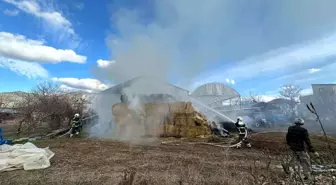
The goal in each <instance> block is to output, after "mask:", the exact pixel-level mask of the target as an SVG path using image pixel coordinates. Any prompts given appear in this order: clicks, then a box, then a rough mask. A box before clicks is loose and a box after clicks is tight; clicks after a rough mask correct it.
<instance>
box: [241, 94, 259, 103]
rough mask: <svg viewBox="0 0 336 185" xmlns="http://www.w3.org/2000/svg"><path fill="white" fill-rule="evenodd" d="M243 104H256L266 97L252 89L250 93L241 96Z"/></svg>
mask: <svg viewBox="0 0 336 185" xmlns="http://www.w3.org/2000/svg"><path fill="white" fill-rule="evenodd" d="M241 102H242V104H254V103H260V102H264V98H263V97H262V96H260V95H258V94H257V93H255V92H252V91H250V92H249V95H248V96H246V97H242V98H241Z"/></svg>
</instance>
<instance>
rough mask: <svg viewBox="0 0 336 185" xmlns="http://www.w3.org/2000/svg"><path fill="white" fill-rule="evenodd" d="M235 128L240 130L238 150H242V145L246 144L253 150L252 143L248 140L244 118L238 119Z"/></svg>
mask: <svg viewBox="0 0 336 185" xmlns="http://www.w3.org/2000/svg"><path fill="white" fill-rule="evenodd" d="M235 126H236V127H237V130H238V135H239V138H238V139H239V143H238V144H237V148H241V143H243V144H245V146H246V147H247V148H251V147H252V146H251V143H250V142H249V140H248V139H247V127H246V125H245V123H244V122H243V118H242V117H238V118H237V122H236V123H235Z"/></svg>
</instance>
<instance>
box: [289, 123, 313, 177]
mask: <svg viewBox="0 0 336 185" xmlns="http://www.w3.org/2000/svg"><path fill="white" fill-rule="evenodd" d="M302 125H304V120H303V119H300V118H297V119H295V122H294V125H293V126H290V127H289V128H288V132H287V135H286V142H287V145H288V146H289V147H290V149H291V150H292V159H291V161H290V165H291V166H292V167H293V168H294V169H295V166H299V169H300V166H302V168H303V172H304V176H305V177H304V179H308V178H309V177H310V174H311V163H310V156H309V154H308V153H307V150H308V151H309V152H312V153H315V155H317V156H318V153H317V152H315V150H314V148H313V146H312V144H311V141H310V139H309V133H308V131H307V129H305V128H303V127H302ZM305 144H306V145H307V148H306V147H305ZM299 172H300V171H299Z"/></svg>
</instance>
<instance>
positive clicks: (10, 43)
mask: <svg viewBox="0 0 336 185" xmlns="http://www.w3.org/2000/svg"><path fill="white" fill-rule="evenodd" d="M0 55H1V56H4V57H10V58H13V59H19V60H25V61H32V62H47V63H59V62H63V61H67V62H74V63H85V62H86V57H85V56H81V55H78V54H76V53H75V52H74V51H73V50H68V49H66V50H63V49H56V48H53V47H50V46H46V45H44V41H41V40H31V39H27V38H26V37H25V36H23V35H14V34H12V33H8V32H0Z"/></svg>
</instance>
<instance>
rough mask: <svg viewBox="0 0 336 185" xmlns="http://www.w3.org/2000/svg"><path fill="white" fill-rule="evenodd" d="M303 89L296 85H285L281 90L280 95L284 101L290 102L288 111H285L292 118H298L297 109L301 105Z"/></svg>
mask: <svg viewBox="0 0 336 185" xmlns="http://www.w3.org/2000/svg"><path fill="white" fill-rule="evenodd" d="M301 91H302V88H300V87H299V86H295V85H284V86H282V87H281V88H280V90H279V94H280V96H281V97H283V98H284V99H287V100H289V103H288V106H287V108H285V109H287V110H285V111H286V112H287V113H288V114H289V115H290V116H293V117H295V116H296V107H297V104H298V103H299V98H300V95H301Z"/></svg>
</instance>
